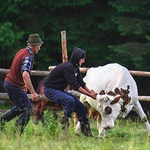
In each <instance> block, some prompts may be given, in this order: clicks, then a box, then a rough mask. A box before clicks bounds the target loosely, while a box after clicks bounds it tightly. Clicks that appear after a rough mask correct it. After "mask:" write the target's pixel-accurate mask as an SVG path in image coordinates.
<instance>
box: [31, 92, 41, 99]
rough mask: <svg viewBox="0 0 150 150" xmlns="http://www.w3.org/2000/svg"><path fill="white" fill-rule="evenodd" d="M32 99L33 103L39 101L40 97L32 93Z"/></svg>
mask: <svg viewBox="0 0 150 150" xmlns="http://www.w3.org/2000/svg"><path fill="white" fill-rule="evenodd" d="M31 98H32V101H38V99H39V98H40V96H39V95H38V94H37V93H36V92H34V93H31Z"/></svg>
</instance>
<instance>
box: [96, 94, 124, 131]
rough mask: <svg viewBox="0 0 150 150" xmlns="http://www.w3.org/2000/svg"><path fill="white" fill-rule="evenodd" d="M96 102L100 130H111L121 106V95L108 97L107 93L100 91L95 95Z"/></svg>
mask: <svg viewBox="0 0 150 150" xmlns="http://www.w3.org/2000/svg"><path fill="white" fill-rule="evenodd" d="M97 101H98V105H97V110H98V112H100V114H101V125H102V128H104V129H106V130H107V129H111V128H113V127H114V122H115V120H116V119H117V117H118V115H119V113H120V111H121V105H122V104H123V100H122V99H121V95H116V96H115V95H112V94H111V95H109V93H107V94H106V93H105V92H104V91H101V92H100V94H98V95H97Z"/></svg>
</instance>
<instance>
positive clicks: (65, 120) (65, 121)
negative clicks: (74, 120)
mask: <svg viewBox="0 0 150 150" xmlns="http://www.w3.org/2000/svg"><path fill="white" fill-rule="evenodd" d="M60 123H61V126H62V129H63V130H68V128H69V119H68V118H67V117H63V118H62V120H61V121H60Z"/></svg>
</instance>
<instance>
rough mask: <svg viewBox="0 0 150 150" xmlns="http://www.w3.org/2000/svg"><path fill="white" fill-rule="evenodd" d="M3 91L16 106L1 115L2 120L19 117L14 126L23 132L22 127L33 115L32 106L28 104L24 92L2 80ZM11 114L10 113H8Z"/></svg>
mask: <svg viewBox="0 0 150 150" xmlns="http://www.w3.org/2000/svg"><path fill="white" fill-rule="evenodd" d="M4 89H5V91H6V92H7V94H8V96H9V98H10V99H11V101H12V102H13V103H14V104H15V105H16V106H14V107H12V108H11V109H10V110H8V111H7V112H9V113H7V112H6V113H5V115H2V116H1V117H4V120H6V121H9V120H11V119H13V118H14V117H16V116H19V119H18V120H17V121H16V123H15V125H16V126H20V127H21V129H22V130H23V129H24V127H25V126H26V125H27V123H28V122H29V120H30V116H31V115H32V114H33V106H32V103H31V102H30V100H29V98H28V97H27V94H26V93H25V92H24V90H23V89H21V88H19V87H16V86H14V85H12V84H10V83H8V82H7V81H5V80H4ZM10 112H11V113H10Z"/></svg>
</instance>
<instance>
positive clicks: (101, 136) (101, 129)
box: [97, 115, 105, 139]
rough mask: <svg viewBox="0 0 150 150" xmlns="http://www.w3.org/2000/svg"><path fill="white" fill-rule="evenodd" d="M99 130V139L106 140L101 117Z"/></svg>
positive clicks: (98, 121)
mask: <svg viewBox="0 0 150 150" xmlns="http://www.w3.org/2000/svg"><path fill="white" fill-rule="evenodd" d="M97 129H98V133H99V134H98V137H99V138H101V139H104V138H105V129H104V128H103V126H102V122H101V117H100V115H99V116H98V117H97Z"/></svg>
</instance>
